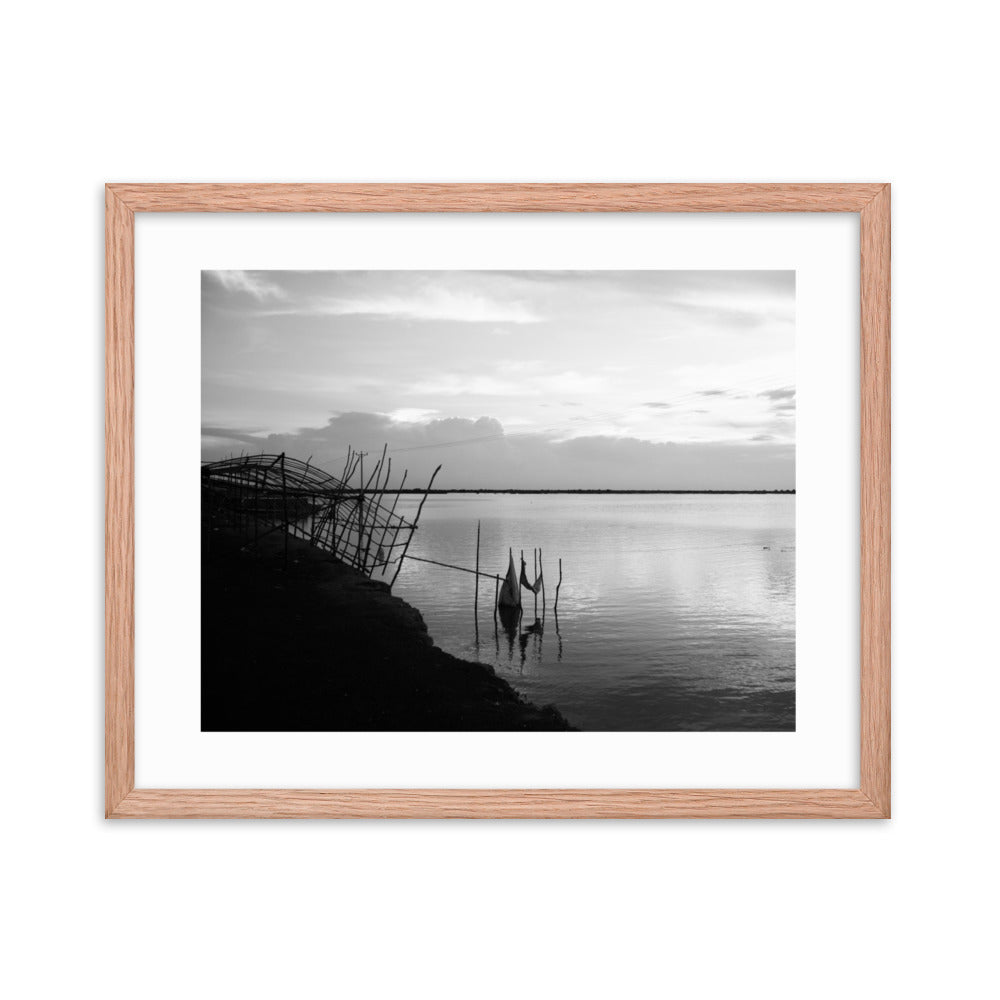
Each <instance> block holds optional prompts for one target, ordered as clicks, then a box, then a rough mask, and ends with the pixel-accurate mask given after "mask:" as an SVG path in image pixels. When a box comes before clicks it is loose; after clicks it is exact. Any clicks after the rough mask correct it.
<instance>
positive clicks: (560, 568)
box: [552, 559, 562, 612]
mask: <svg viewBox="0 0 1000 1000" xmlns="http://www.w3.org/2000/svg"><path fill="white" fill-rule="evenodd" d="M561 586H562V559H560V560H559V582H558V583H557V584H556V603H555V604H554V605H553V607H552V610H553V612H558V611H559V588H560V587H561Z"/></svg>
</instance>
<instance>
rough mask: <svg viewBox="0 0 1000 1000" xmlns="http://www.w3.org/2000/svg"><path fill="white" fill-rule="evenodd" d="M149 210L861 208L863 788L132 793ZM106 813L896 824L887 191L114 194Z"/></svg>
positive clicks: (382, 189) (596, 187)
mask: <svg viewBox="0 0 1000 1000" xmlns="http://www.w3.org/2000/svg"><path fill="white" fill-rule="evenodd" d="M137 212H849V213H858V214H859V216H860V300H861V301H860V307H861V316H860V318H861V365H860V400H861V413H860V416H861V440H860V483H861V489H860V519H861V539H860V555H861V578H860V598H861V600H860V627H861V630H860V640H861V641H860V650H859V655H860V677H861V683H860V693H859V696H860V738H861V747H860V781H859V786H858V788H855V789H823V788H813V789H795V790H787V789H774V790H761V789H751V788H745V789H743V788H739V789H698V790H691V789H520V790H512V789H476V790H462V789H406V790H402V789H393V790H383V789H370V790H343V789H302V790H291V789H266V788H262V789H255V790H233V789H194V790H190V789H165V788H136V787H135V659H134V623H135V603H134V580H135V573H134V527H135V518H134V454H135V442H134V419H133V415H134V396H133V379H134V290H135V267H134V246H135V243H134V236H135V233H134V222H135V213H137ZM105 236H106V254H107V258H106V324H107V387H106V388H107V396H106V412H105V416H106V428H105V432H106V446H107V452H106V463H107V465H106V474H107V495H106V630H105V636H106V664H105V815H106V816H108V817H116V818H117V817H249V816H258V817H273V818H279V817H429V818H435V817H470V818H471V817H478V818H501V817H534V818H546V817H551V818H575V817H579V818H590V817H619V818H629V817H737V816H746V817H789V818H793V817H837V818H887V817H888V816H889V815H890V586H889V584H890V537H889V532H890V489H889V483H890V473H889V456H890V394H889V390H890V379H889V340H890V337H889V329H890V325H889V314H890V191H889V185H888V184H374V185H371V184H109V185H107V187H106V234H105Z"/></svg>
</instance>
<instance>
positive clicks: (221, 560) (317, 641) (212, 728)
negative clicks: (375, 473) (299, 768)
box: [201, 531, 572, 732]
mask: <svg viewBox="0 0 1000 1000" xmlns="http://www.w3.org/2000/svg"><path fill="white" fill-rule="evenodd" d="M201 613H202V639H201V684H202V687H201V727H202V730H203V731H206V732H218V731H228V732H233V731H256V732H260V731H332V730H355V731H357V730H395V731H437V730H452V731H456V730H553V729H571V728H572V727H571V726H570V725H569V724H568V723H567V722H566V720H565V719H564V718H563V717H562V715H560V713H559V712H558V710H557V709H555V708H554V707H552V706H548V707H546V708H538V707H536V706H535V705H532V704H531V703H530V702H528V701H525V700H524V699H523V698H522V697H521V696H520V695H519V694H518V693H517V692H516V691H515V690H514V689H513V688H512V687H511V686H510V685H509V684H508V683H507V682H506V681H504V680H502V679H501V678H499V677H497V676H496V674H495V673H494V672H493V669H492V668H491V667H489V666H486V665H484V664H480V663H472V662H469V661H465V660H460V659H458V658H457V657H454V656H451V655H449V654H448V653H445V652H444V651H442V650H440V649H438V648H437V647H436V646H435V645H434V644H433V642H432V640H431V638H430V636H429V635H428V633H427V627H426V625H425V624H424V621H423V619H422V618H421V616H420V613H419V612H418V611H417V610H416V609H415V608H413V607H411V606H410V605H408V604H406V603H405V602H404V601H402V600H401V599H400V598H398V597H394V596H393V595H392V594H391V593H390V592H389V589H388V587H387V586H386V585H385V584H384V583H380V582H378V581H374V580H369V579H368V578H367V577H365V576H363V575H362V574H360V573H358V572H356V571H355V570H353V569H351V568H349V567H347V566H345V565H343V564H342V563H339V562H336V561H333V560H332V559H330V557H329V556H327V555H325V554H324V553H322V552H319V551H318V550H316V549H314V548H312V547H311V546H309V545H308V544H306V543H304V542H300V541H297V540H296V539H293V538H289V539H288V559H287V565H286V561H285V539H284V537H283V536H282V535H280V534H278V533H275V534H273V535H271V536H268V537H267V538H263V539H261V540H260V542H258V544H257V545H256V546H255V548H254V551H253V552H252V553H243V552H241V551H240V549H239V544H238V542H237V541H236V540H235V539H233V538H231V537H229V536H227V535H225V534H223V533H221V532H218V531H216V532H212V533H211V535H210V537H209V538H207V539H205V540H204V541H203V545H202V612H201ZM484 624H485V623H484ZM491 624H492V623H491Z"/></svg>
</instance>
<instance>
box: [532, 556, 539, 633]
mask: <svg viewBox="0 0 1000 1000" xmlns="http://www.w3.org/2000/svg"><path fill="white" fill-rule="evenodd" d="M531 567H532V572H533V573H534V574H535V578H534V580H532V581H531V585H532V587H535V586H537V584H538V549H532V550H531ZM533 593H534V597H535V617H536V618H537V617H538V591H534V592H533Z"/></svg>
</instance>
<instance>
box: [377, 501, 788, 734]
mask: <svg viewBox="0 0 1000 1000" xmlns="http://www.w3.org/2000/svg"><path fill="white" fill-rule="evenodd" d="M404 516H405V514H404ZM477 521H481V523H482V551H481V564H482V566H483V567H484V568H485V569H486V570H487V571H490V572H492V571H494V569H495V570H496V571H502V570H503V569H504V568H505V567H506V564H507V558H508V550H509V548H510V547H511V546H513V548H514V555H515V559H516V558H517V555H518V552H519V550H520V548H521V547H522V545H523V547H524V550H525V552H526V553H527V554H528V555H527V560H528V572H529V573H530V572H531V569H532V563H531V552H532V550H533V549H534V548H535V547H537V546H541V548H542V549H543V551H544V554H545V557H546V558H545V561H546V562H547V563H548V564H549V565H550V566H552V565H554V564H555V561H556V559H558V558H561V559H562V561H563V563H564V567H563V581H562V585H561V588H560V591H559V605H558V614H557V613H556V612H555V610H554V607H553V595H552V594H549V595H548V597H547V599H543V598H542V596H541V595H539V599H538V612H537V619H538V621H537V624H536V614H535V607H534V598H533V597H532V595H531V594H530V593H527V594H525V595H524V597H525V598H526V600H525V604H524V609H523V614H521V615H519V614H518V613H517V612H516V611H514V612H513V613H509V612H507V611H506V610H504V611H503V612H501V613H499V614H497V615H496V616H495V619H494V642H493V643H490V642H489V641H488V640H487V641H486V642H485V643H480V630H481V629H482V628H484V627H488V626H487V624H486V623H487V622H488V620H489V617H490V616H493V599H494V596H495V587H494V584H493V582H492V581H490V582H489V583H488V584H487V583H486V582H484V583H483V584H482V586H481V590H480V593H479V601H478V603H479V614H480V617H482V616H483V615H486V616H487V617H486V618H483V620H482V621H477V620H476V618H475V616H474V615H473V604H474V597H475V592H474V584H473V583H470V577H468V576H467V575H466V574H463V573H454V572H451V571H449V570H445V569H439V568H436V567H433V566H427V565H422V564H419V563H412V562H407V563H406V564H405V565H404V568H403V571H402V572H401V573H400V576H399V580H398V582H397V585H396V588H395V590H396V592H397V593H398V594H399V595H400V596H401V597H403V598H404V599H405V600H407V601H409V602H410V603H412V604H413V605H415V606H416V607H417V608H419V609H420V611H421V613H422V614H423V616H424V618H425V620H426V622H427V625H428V628H429V630H430V633H431V635H432V636H433V637H434V639H435V641H436V642H437V644H438V645H440V646H442V647H443V648H445V649H447V650H448V651H449V652H452V653H454V654H455V655H457V656H462V657H466V658H469V659H479V660H482V661H483V662H486V663H490V664H491V665H492V666H493V667H494V669H496V670H497V672H498V673H499V674H501V675H502V676H505V677H507V679H508V680H510V682H511V683H512V684H513V685H514V686H515V687H516V688H518V689H519V690H520V691H522V693H524V694H525V695H526V696H527V697H529V698H531V700H532V701H535V702H536V703H538V704H547V703H554V704H556V705H558V706H559V708H560V710H562V711H563V714H564V715H566V717H567V718H569V719H570V721H572V722H573V723H574V724H575V725H577V726H579V727H581V728H584V729H634V730H644V729H692V728H693V729H713V728H737V729H740V728H750V729H762V730H766V729H788V728H792V727H793V726H794V717H795V704H794V692H795V506H794V497H791V496H652V495H650V496H634V495H633V496H618V497H593V496H589V497H588V496H571V495H569V496H567V495H547V496H537V495H536V496H517V495H513V496H512V495H496V494H483V495H477V496H468V495H451V496H438V497H432V498H431V499H430V500H429V501H428V503H427V505H426V507H425V508H424V512H423V517H422V520H421V530H420V532H419V533H418V534H417V536H416V537H415V539H414V543H413V548H412V550H411V551H412V552H413V553H414V554H415V555H423V556H429V557H431V558H437V559H440V560H442V561H445V562H450V563H455V564H457V565H469V564H470V563H471V562H472V560H473V558H474V551H475V537H476V524H477ZM546 631H547V632H548V633H549V635H550V638H549V642H548V643H546V642H545V641H544V640H545V633H546ZM553 633H554V637H555V638H554V641H553V639H552V634H553Z"/></svg>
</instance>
